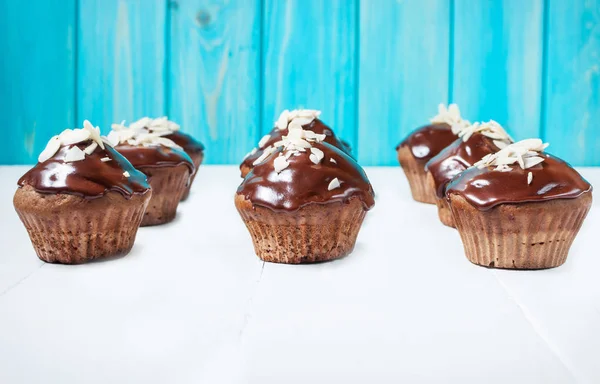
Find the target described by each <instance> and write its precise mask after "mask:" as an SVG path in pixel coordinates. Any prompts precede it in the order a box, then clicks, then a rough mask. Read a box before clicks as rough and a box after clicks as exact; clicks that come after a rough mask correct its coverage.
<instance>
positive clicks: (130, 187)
mask: <svg viewBox="0 0 600 384" xmlns="http://www.w3.org/2000/svg"><path fill="white" fill-rule="evenodd" d="M90 143H91V141H90V140H88V141H85V142H82V143H79V144H75V145H77V146H78V147H79V148H80V149H81V150H83V149H85V148H86V147H87V146H88V145H89V144H90ZM71 147H73V145H67V146H63V147H61V148H60V149H59V150H58V152H56V153H55V154H54V156H52V157H51V158H50V159H48V160H46V161H44V162H43V163H37V165H36V166H35V167H33V168H32V169H30V170H29V171H28V172H27V173H26V174H25V175H23V177H21V178H20V179H19V182H18V184H19V187H22V186H25V185H29V186H31V187H33V188H34V189H35V190H36V191H37V192H39V193H45V194H56V193H65V194H71V195H77V196H81V197H85V198H88V199H93V198H98V197H102V196H104V194H106V193H107V192H108V191H114V192H118V193H120V194H121V195H123V197H125V198H130V197H131V196H132V195H133V194H144V193H146V192H148V191H149V190H150V186H149V185H148V182H147V181H146V175H144V174H143V173H142V172H140V171H138V170H137V169H135V168H134V167H133V166H132V165H131V163H130V162H129V161H127V159H125V157H123V156H122V155H121V154H119V153H118V152H117V151H115V150H114V149H113V148H112V147H110V146H109V145H105V146H104V147H105V149H101V148H100V147H97V148H96V149H95V150H94V152H92V154H91V155H86V156H85V158H84V159H83V160H80V161H74V162H65V161H64V158H65V155H66V153H67V151H68V150H69V148H71ZM105 157H108V158H110V159H111V160H110V161H106V162H103V161H101V160H100V159H102V158H105ZM124 172H128V173H129V177H126V176H125V175H124V174H123V173H124Z"/></svg>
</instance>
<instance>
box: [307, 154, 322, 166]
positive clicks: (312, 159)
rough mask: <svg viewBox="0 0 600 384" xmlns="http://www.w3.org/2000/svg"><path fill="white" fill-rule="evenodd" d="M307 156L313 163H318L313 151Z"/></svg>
mask: <svg viewBox="0 0 600 384" xmlns="http://www.w3.org/2000/svg"><path fill="white" fill-rule="evenodd" d="M308 158H309V159H310V161H312V162H313V163H315V164H319V162H320V160H319V158H318V157H317V155H315V154H314V153H311V154H310V156H308Z"/></svg>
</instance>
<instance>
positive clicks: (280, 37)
mask: <svg viewBox="0 0 600 384" xmlns="http://www.w3.org/2000/svg"><path fill="white" fill-rule="evenodd" d="M356 5H357V0H329V1H322V0H288V1H280V0H265V6H264V12H265V18H264V19H265V20H264V34H263V63H264V69H263V72H264V81H263V87H264V88H263V90H264V100H263V109H262V110H263V116H262V120H261V121H262V127H261V129H262V132H263V133H266V132H268V131H269V130H271V128H272V127H273V121H275V120H276V119H277V117H278V116H279V113H280V112H281V111H282V110H283V109H294V108H298V107H305V108H310V109H319V110H321V111H322V112H323V114H322V119H323V121H325V122H326V123H327V124H328V125H329V126H331V127H332V128H333V129H334V131H335V132H336V134H338V135H339V136H340V137H342V138H343V139H344V140H346V141H348V142H349V143H350V144H351V146H352V147H353V148H354V149H356V115H357V113H356V98H357V97H356V90H357V88H356V53H357V50H356V44H355V43H356V33H357V32H358V31H357V25H356V24H357V23H356V20H357V16H358V15H357V11H358V10H357V6H356Z"/></svg>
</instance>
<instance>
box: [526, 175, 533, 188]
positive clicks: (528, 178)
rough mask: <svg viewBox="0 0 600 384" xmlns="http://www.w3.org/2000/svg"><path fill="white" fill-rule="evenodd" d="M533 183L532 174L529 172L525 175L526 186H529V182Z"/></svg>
mask: <svg viewBox="0 0 600 384" xmlns="http://www.w3.org/2000/svg"><path fill="white" fill-rule="evenodd" d="M532 181H533V173H531V172H529V173H528V174H527V184H528V185H529V184H531V182H532Z"/></svg>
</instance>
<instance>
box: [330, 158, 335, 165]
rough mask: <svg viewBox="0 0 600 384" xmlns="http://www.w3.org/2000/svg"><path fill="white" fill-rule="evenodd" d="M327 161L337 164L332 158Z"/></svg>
mask: <svg viewBox="0 0 600 384" xmlns="http://www.w3.org/2000/svg"><path fill="white" fill-rule="evenodd" d="M329 161H331V162H332V163H333V164H337V161H335V159H334V158H331V159H329Z"/></svg>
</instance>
